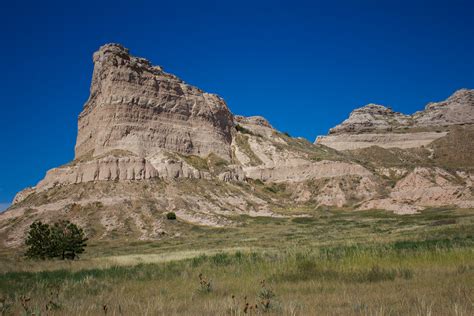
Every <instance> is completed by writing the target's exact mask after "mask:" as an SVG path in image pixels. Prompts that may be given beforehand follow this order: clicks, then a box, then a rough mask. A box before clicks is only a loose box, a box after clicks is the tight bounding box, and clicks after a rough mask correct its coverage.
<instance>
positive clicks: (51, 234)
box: [25, 220, 87, 260]
mask: <svg viewBox="0 0 474 316" xmlns="http://www.w3.org/2000/svg"><path fill="white" fill-rule="evenodd" d="M86 241H87V238H85V236H84V231H83V230H82V228H79V227H77V226H76V225H75V224H73V223H71V222H70V221H64V220H62V221H59V222H56V223H55V224H54V225H53V226H52V227H51V226H49V225H48V224H43V223H42V222H41V221H36V222H34V223H33V224H31V226H30V230H29V232H28V236H27V238H26V241H25V244H26V245H27V246H28V250H27V251H26V253H25V255H26V256H27V257H29V258H35V259H43V260H44V259H51V258H55V257H59V258H61V259H63V260H64V259H71V260H74V259H75V258H76V257H77V255H78V254H81V253H83V252H84V250H85V249H84V248H85V247H86V246H87V245H86Z"/></svg>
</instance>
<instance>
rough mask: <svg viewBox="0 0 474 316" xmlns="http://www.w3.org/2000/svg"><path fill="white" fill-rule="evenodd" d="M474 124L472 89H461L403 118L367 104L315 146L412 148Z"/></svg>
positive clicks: (473, 92) (337, 147)
mask: <svg viewBox="0 0 474 316" xmlns="http://www.w3.org/2000/svg"><path fill="white" fill-rule="evenodd" d="M465 124H474V90H467V89H461V90H458V91H456V92H455V93H454V94H453V95H452V96H450V97H449V98H448V99H447V100H446V101H442V102H438V103H429V104H428V105H427V106H426V108H425V110H423V111H419V112H416V113H414V114H413V115H405V114H402V113H398V112H394V111H393V110H392V109H390V108H387V107H385V106H382V105H376V104H369V105H366V106H364V107H361V108H359V109H356V110H354V111H352V113H351V114H350V116H349V118H348V119H347V120H345V121H344V122H342V123H341V124H339V125H337V126H335V127H333V128H331V129H330V130H329V135H328V136H319V137H318V138H317V139H316V143H318V144H323V145H326V146H329V147H332V148H334V149H337V150H351V149H357V148H365V147H370V146H374V145H375V146H380V147H383V148H393V147H397V148H415V147H421V146H426V145H428V144H429V143H431V142H433V141H434V140H436V139H438V138H441V137H443V136H446V132H445V131H444V128H446V127H449V126H452V125H465Z"/></svg>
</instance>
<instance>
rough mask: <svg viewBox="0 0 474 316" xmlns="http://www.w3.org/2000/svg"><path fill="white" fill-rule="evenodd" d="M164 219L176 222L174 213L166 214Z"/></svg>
mask: <svg viewBox="0 0 474 316" xmlns="http://www.w3.org/2000/svg"><path fill="white" fill-rule="evenodd" d="M166 219H168V220H170V221H174V220H176V214H175V213H174V212H169V213H166Z"/></svg>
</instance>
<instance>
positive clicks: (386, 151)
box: [347, 125, 474, 171]
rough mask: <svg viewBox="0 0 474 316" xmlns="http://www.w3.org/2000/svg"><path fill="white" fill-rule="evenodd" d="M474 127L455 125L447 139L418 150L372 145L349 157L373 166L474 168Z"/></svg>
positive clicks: (464, 169) (352, 152)
mask: <svg viewBox="0 0 474 316" xmlns="http://www.w3.org/2000/svg"><path fill="white" fill-rule="evenodd" d="M473 136H474V125H466V126H452V127H449V128H448V129H447V134H446V136H443V137H441V138H438V139H436V140H434V141H433V142H432V143H430V144H429V145H427V146H422V147H416V148H406V149H401V148H382V147H379V146H371V147H365V148H360V149H354V150H349V151H348V152H347V155H348V156H349V157H350V158H353V159H355V160H356V161H358V162H360V163H361V164H364V165H369V166H371V167H374V168H376V167H398V168H406V169H413V168H415V167H440V168H445V169H448V170H451V171H472V170H473V169H474V159H473V157H474V142H473V141H472V140H473V139H474V138H473Z"/></svg>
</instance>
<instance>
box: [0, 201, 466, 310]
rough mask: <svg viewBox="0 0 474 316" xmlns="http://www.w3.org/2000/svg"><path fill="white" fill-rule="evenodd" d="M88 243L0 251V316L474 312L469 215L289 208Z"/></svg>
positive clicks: (438, 211) (179, 224) (436, 211)
mask: <svg viewBox="0 0 474 316" xmlns="http://www.w3.org/2000/svg"><path fill="white" fill-rule="evenodd" d="M298 212H301V213H305V214H310V217H281V218H267V217H261V218H252V217H248V216H240V217H238V218H234V220H238V221H239V223H240V224H239V225H238V226H237V227H232V228H225V229H224V228H207V227H198V226H191V225H189V224H187V223H184V222H180V221H176V222H175V223H174V225H176V229H177V230H179V231H180V232H181V233H180V234H179V236H173V237H169V238H164V239H161V240H158V241H153V242H151V241H140V242H131V241H125V240H121V241H119V240H117V241H113V242H101V243H100V242H94V243H92V244H91V245H90V246H89V247H88V248H87V252H86V254H85V255H84V256H83V257H82V258H81V259H80V260H78V261H75V262H63V261H46V262H36V261H27V260H25V259H24V258H23V257H22V256H21V249H20V250H15V251H13V250H10V249H3V250H1V252H0V267H1V272H2V273H1V274H0V308H1V309H0V310H1V312H2V313H3V314H12V315H17V314H20V315H21V314H32V313H34V314H35V315H39V314H48V315H62V314H73V315H101V314H102V315H106V314H107V315H156V314H159V315H176V314H185V315H260V314H269V315H272V314H279V315H473V314H474V305H473V304H474V210H450V209H433V210H428V211H425V212H422V213H420V214H415V215H406V216H397V215H393V214H392V213H389V212H382V211H380V212H377V211H376V212H353V211H352V212H351V211H344V210H330V209H319V210H313V211H309V210H306V209H305V210H292V213H293V214H297V213H298Z"/></svg>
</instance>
